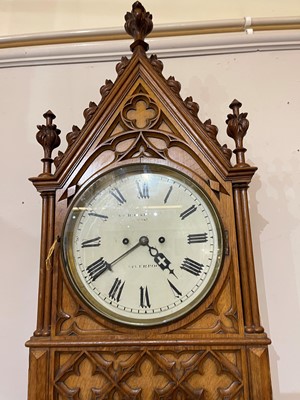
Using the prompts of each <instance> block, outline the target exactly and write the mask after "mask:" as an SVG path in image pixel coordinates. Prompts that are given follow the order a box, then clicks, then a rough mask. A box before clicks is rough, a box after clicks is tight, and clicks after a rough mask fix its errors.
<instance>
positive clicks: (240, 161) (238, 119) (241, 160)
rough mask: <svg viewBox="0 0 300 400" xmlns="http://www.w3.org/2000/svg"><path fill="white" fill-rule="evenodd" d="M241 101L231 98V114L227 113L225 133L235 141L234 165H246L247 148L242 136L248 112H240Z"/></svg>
mask: <svg viewBox="0 0 300 400" xmlns="http://www.w3.org/2000/svg"><path fill="white" fill-rule="evenodd" d="M241 106H242V103H240V102H239V101H238V100H233V102H232V103H231V104H230V106H229V107H230V108H231V109H232V114H229V115H227V120H226V123H227V125H228V126H227V135H228V136H230V137H231V138H232V139H233V140H234V141H235V149H234V150H233V152H234V153H235V155H236V167H245V166H248V164H246V162H245V152H246V151H247V149H245V147H244V146H243V140H244V136H245V135H246V133H247V130H248V128H249V121H248V120H247V118H246V117H247V115H248V113H241V114H240V111H239V110H240V108H241Z"/></svg>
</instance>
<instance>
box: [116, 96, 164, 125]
mask: <svg viewBox="0 0 300 400" xmlns="http://www.w3.org/2000/svg"><path fill="white" fill-rule="evenodd" d="M159 116H160V111H159V109H158V107H157V105H156V104H155V102H154V100H153V99H151V97H149V96H146V95H144V94H143V95H141V94H139V95H136V96H133V97H132V98H131V99H130V100H129V101H128V102H127V104H126V105H125V107H124V108H123V110H122V120H123V122H124V123H125V125H126V126H128V128H130V129H150V128H152V127H153V125H155V123H156V122H157V120H158V119H159Z"/></svg>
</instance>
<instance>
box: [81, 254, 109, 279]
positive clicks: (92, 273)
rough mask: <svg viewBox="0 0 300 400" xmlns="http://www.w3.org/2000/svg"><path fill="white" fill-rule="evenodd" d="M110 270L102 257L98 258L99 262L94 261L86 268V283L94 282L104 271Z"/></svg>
mask: <svg viewBox="0 0 300 400" xmlns="http://www.w3.org/2000/svg"><path fill="white" fill-rule="evenodd" d="M108 269H109V270H111V265H110V264H109V263H108V262H106V261H105V260H104V258H103V257H101V258H99V260H96V261H94V262H93V263H92V264H91V265H89V266H88V267H87V268H86V271H87V273H88V276H89V281H88V283H91V282H93V281H95V280H96V279H97V278H99V276H100V275H101V274H103V272H105V271H106V270H108Z"/></svg>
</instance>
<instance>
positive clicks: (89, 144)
mask: <svg viewBox="0 0 300 400" xmlns="http://www.w3.org/2000/svg"><path fill="white" fill-rule="evenodd" d="M125 19H126V23H125V29H126V31H127V32H128V33H130V34H131V35H132V36H133V38H134V39H135V40H134V42H133V44H132V45H131V49H132V51H133V55H132V57H131V58H130V59H128V58H127V57H122V59H121V61H120V62H119V63H118V64H117V65H116V72H117V79H116V80H115V82H114V83H113V82H112V81H111V80H106V81H105V84H104V85H103V86H102V87H101V88H100V94H101V101H100V102H99V104H96V103H94V102H90V104H89V107H88V108H86V109H85V110H84V112H83V115H84V118H85V123H84V125H83V127H82V128H81V129H80V128H78V127H76V126H73V128H72V131H71V132H70V133H68V134H67V136H66V139H67V142H68V147H67V149H66V151H65V152H64V153H63V152H61V151H59V152H58V156H57V157H56V158H55V159H54V164H55V167H56V171H55V172H54V174H51V173H49V165H48V167H47V168H46V171H44V173H43V174H41V175H40V176H39V178H32V180H33V181H34V182H35V184H36V186H38V185H39V183H40V182H41V180H42V181H44V182H46V181H49V183H50V182H52V183H53V184H55V185H56V187H65V188H66V187H67V188H70V187H72V188H74V187H79V186H81V185H82V184H83V183H84V182H85V181H86V180H87V179H89V178H90V176H91V171H94V172H95V171H99V170H102V169H103V168H106V167H107V166H108V165H110V166H111V167H112V166H113V164H114V163H120V162H134V161H136V162H137V161H138V160H139V159H140V160H142V159H143V161H144V162H146V161H147V160H148V159H149V160H150V159H151V160H152V162H153V160H154V162H155V160H157V162H166V163H172V162H175V163H177V164H179V165H180V164H181V165H182V166H184V167H185V168H187V170H189V171H192V172H194V173H196V174H197V175H198V176H199V177H201V179H202V180H203V181H205V182H206V183H208V184H209V185H210V187H211V188H218V189H217V190H216V192H218V191H219V190H223V191H224V192H226V189H225V187H226V177H227V176H228V173H229V171H230V170H231V169H232V166H231V163H230V157H231V153H232V152H231V150H229V149H228V148H227V146H226V145H224V146H221V145H220V143H219V142H218V140H217V133H218V129H217V127H216V126H214V125H213V124H212V123H211V121H210V120H207V121H205V122H204V123H203V122H201V120H200V119H199V118H198V111H199V106H198V104H197V103H195V102H194V101H193V99H192V97H187V98H186V99H185V100H183V99H182V98H181V95H180V90H181V85H180V83H179V82H178V81H177V80H176V79H175V78H174V77H172V76H171V77H169V78H168V79H166V78H165V77H164V76H163V73H162V72H163V63H162V62H161V61H160V60H159V59H158V58H157V57H156V56H155V55H151V56H148V55H147V50H148V45H147V43H146V42H145V41H144V37H145V35H146V34H147V32H148V31H150V28H151V27H152V16H151V15H150V14H149V13H147V12H146V11H145V9H144V8H143V6H142V5H141V4H140V3H139V2H136V3H135V4H134V5H133V10H132V12H131V13H127V14H126V17H125ZM45 115H46V114H45ZM49 115H51V114H49ZM49 115H48V116H47V117H46V121H47V125H46V126H44V125H43V126H42V127H39V128H42V130H43V129H45V130H48V131H49V130H51V129H52V130H54V131H55V129H56V130H57V128H56V126H55V125H52V120H53V119H54V118H55V116H54V115H53V114H52V116H51V117H49ZM57 131H58V130H57ZM57 136H58V133H57ZM55 147H57V143H56V142H55V143H54V142H53V148H55ZM91 164H93V168H92V169H91V168H90V165H91ZM45 165H46V164H45ZM75 170H76V171H77V174H76V175H75V177H74V171H75ZM71 171H72V173H71ZM71 175H72V181H68V179H69V178H68V177H69V176H71ZM209 182H211V184H210V183H209ZM220 187H221V189H220ZM68 191H70V190H69V189H68ZM71 192H72V193H73V192H74V190H73V189H72V190H71ZM75 192H76V190H75Z"/></svg>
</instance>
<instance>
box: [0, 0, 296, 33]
mask: <svg viewBox="0 0 300 400" xmlns="http://www.w3.org/2000/svg"><path fill="white" fill-rule="evenodd" d="M132 3H134V0H131V1H130V0H127V1H124V0H109V1H108V0H6V1H1V4H0V17H1V25H0V35H2V36H6V35H17V34H24V33H32V32H54V31H62V30H74V29H91V28H100V27H101V28H105V27H122V26H123V24H124V18H123V16H124V15H125V13H126V12H127V11H130V10H131V5H132ZM142 3H143V5H144V7H145V8H146V9H147V10H148V11H150V12H151V14H152V15H153V17H154V21H155V25H158V24H166V23H176V22H178V24H180V23H184V22H190V21H207V20H220V19H235V18H243V17H246V16H250V17H289V16H291V17H292V16H296V17H299V14H300V6H299V0H285V1H280V0H275V1H274V0H263V1H261V0H251V1H249V0H239V1H226V2H224V0H213V1H209V2H208V1H206V0H187V1H184V2H183V1H181V0H172V1H170V0H169V1H161V0H142ZM112 5H113V6H112ZM116 10H120V11H118V12H116Z"/></svg>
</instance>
